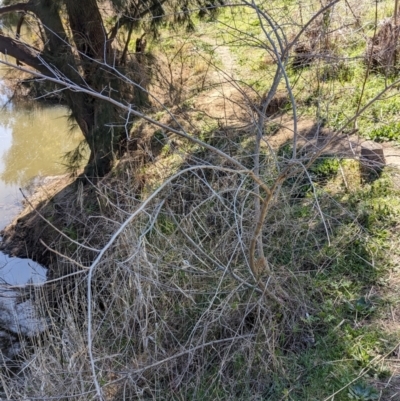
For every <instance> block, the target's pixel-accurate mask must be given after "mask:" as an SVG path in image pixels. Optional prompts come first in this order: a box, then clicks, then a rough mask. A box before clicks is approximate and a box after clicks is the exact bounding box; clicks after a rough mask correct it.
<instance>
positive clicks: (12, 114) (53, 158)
mask: <svg viewBox="0 0 400 401" xmlns="http://www.w3.org/2000/svg"><path fill="white" fill-rule="evenodd" d="M81 140H82V136H81V133H80V131H79V130H72V131H71V129H70V127H69V124H68V121H67V116H66V109H65V108H64V107H51V108H42V107H40V108H34V109H31V110H26V109H25V110H15V109H11V110H10V109H8V110H3V112H2V113H1V114H0V154H2V156H1V161H0V171H1V173H0V179H1V180H2V181H3V183H5V184H13V185H18V186H23V185H25V184H26V183H28V181H29V180H30V179H32V178H33V177H35V176H38V175H41V176H46V175H57V174H62V173H63V172H65V166H64V165H63V156H64V154H65V153H66V152H68V151H70V150H72V149H73V148H74V147H75V146H77V145H78V143H79V142H80V141H81ZM10 142H11V143H10Z"/></svg>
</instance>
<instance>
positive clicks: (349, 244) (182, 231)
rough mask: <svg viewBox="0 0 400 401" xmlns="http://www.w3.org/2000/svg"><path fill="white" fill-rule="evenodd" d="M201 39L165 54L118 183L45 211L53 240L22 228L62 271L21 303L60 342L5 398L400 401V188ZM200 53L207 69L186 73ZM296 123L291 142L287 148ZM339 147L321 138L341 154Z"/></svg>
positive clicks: (78, 191)
mask: <svg viewBox="0 0 400 401" xmlns="http://www.w3.org/2000/svg"><path fill="white" fill-rule="evenodd" d="M275 11H276V10H275ZM275 11H273V12H275ZM300 11H301V10H300ZM352 11H354V9H352ZM303 13H304V10H303ZM256 16H257V18H258V17H260V18H263V17H264V16H263V14H262V12H261V11H260V10H258V14H257V13H256ZM331 16H332V18H333V17H335V18H337V20H339V18H338V17H336V16H335V14H334V13H332V15H331V14H326V15H325V14H322V17H323V18H322V19H321V20H320V21H319V24H320V28H321V29H320V33H321V32H322V33H321V35H320V36H318V35H317V34H315V29H316V28H315V26H312V30H311V31H310V32H314V33H312V35H314V36H313V37H315V43H317V42H318V41H320V40H322V41H323V43H322V44H321V43H320V42H318V43H320V45H321V46H323V49H324V51H326V52H325V53H324V54H323V55H324V57H325V56H327V54H328V53H329V52H330V51H332V49H337V48H338V46H336V45H335V46H328V45H327V44H326V37H325V36H324V35H323V33H324V32H325V29H326V28H327V26H328V25H327V21H328V19H329V18H330V17H331ZM221 18H222V17H221ZM324 18H325V19H324ZM337 20H336V21H337ZM317 22H318V21H317ZM356 23H359V21H356ZM321 24H322V25H321ZM316 26H318V24H317V25H316ZM291 27H293V25H291ZM325 33H326V32H325ZM310 35H311V34H310ZM321 38H322V39H321ZM192 39H193V37H192V36H188V39H187V40H183V41H176V42H173V44H168V42H167V44H166V45H165V46H164V47H163V48H162V49H161V50H160V53H162V54H163V55H162V56H160V58H159V60H163V63H162V64H163V65H164V66H165V69H162V67H160V71H159V72H158V80H156V81H155V82H154V83H153V85H154V90H155V92H157V98H158V99H162V100H163V103H164V104H165V103H168V104H169V109H168V110H166V109H164V108H163V107H161V106H160V105H159V103H158V104H156V103H155V104H154V113H153V114H152V115H151V117H152V119H153V121H152V122H138V123H137V124H135V126H134V128H133V130H132V137H131V138H130V140H129V141H128V144H127V149H128V151H127V153H126V155H125V156H124V158H122V159H121V160H120V161H119V162H118V164H117V165H116V167H115V168H114V170H113V172H112V173H111V174H109V175H108V176H107V177H105V178H104V179H103V180H102V181H100V182H99V183H97V184H96V185H86V186H84V185H82V184H81V183H73V184H70V185H69V186H67V187H66V188H64V189H63V191H61V192H60V193H58V194H56V195H53V196H52V197H51V198H50V199H48V200H46V201H44V202H42V204H41V205H39V206H38V207H37V209H38V210H39V211H40V213H41V214H42V216H44V217H45V218H46V220H47V223H43V224H40V225H38V224H39V223H38V221H39V220H40V218H41V217H38V216H37V215H35V213H34V212H31V213H28V214H27V215H26V216H24V217H23V218H21V219H20V220H19V221H17V222H15V224H16V226H15V227H16V228H15V231H16V232H17V231H18V225H19V227H20V228H21V227H22V228H23V229H24V230H25V231H29V230H31V229H32V228H33V227H40V238H41V239H42V241H43V242H42V243H41V245H40V244H39V242H36V243H30V248H31V249H35V250H36V253H37V255H36V256H37V257H39V255H42V254H43V252H45V251H46V252H47V253H46V264H47V266H49V267H50V268H51V271H50V274H49V277H48V278H49V281H48V282H47V283H45V284H44V285H40V286H37V285H36V286H32V287H29V288H28V289H29V291H27V289H25V290H24V294H22V295H23V296H28V295H29V296H31V297H33V299H35V300H36V304H37V309H38V314H39V315H40V316H41V317H44V318H45V319H46V322H47V327H46V329H45V330H44V331H43V332H42V333H41V334H40V335H39V336H37V337H34V338H29V341H26V342H25V343H24V344H25V345H24V348H23V350H22V351H21V354H20V358H21V366H20V367H19V368H18V369H15V368H13V369H11V368H8V369H7V368H5V369H3V370H2V373H1V379H2V391H3V393H4V395H5V396H6V397H7V398H8V399H60V400H61V399H73V400H88V399H96V398H97V399H99V400H101V399H104V400H110V401H117V400H187V399H190V400H227V399H229V400H305V399H316V400H317V399H318V400H326V401H327V400H331V399H335V400H348V399H359V400H373V399H378V397H380V399H382V400H386V399H387V400H389V399H390V397H392V399H393V397H394V396H395V395H396V394H398V388H397V387H396V386H397V385H398V384H397V383H398V377H399V376H398V374H399V372H398V366H397V365H396V361H398V358H397V357H396V355H397V353H398V350H399V348H398V344H397V339H396V334H397V333H398V330H399V327H398V325H397V321H396V319H397V318H393V322H392V323H393V325H392V328H391V330H386V331H385V330H382V329H381V328H379V327H378V323H380V324H382V325H383V323H382V322H386V323H387V322H389V321H390V320H391V319H392V317H393V316H397V313H399V309H398V301H397V300H396V298H395V295H394V294H395V291H394V287H393V286H392V285H391V284H390V283H388V277H390V279H391V280H395V277H397V274H398V273H397V270H396V269H397V268H398V262H397V260H398V251H396V249H399V248H398V239H397V237H396V230H397V228H398V222H399V216H400V203H399V201H398V195H399V188H398V183H399V179H398V172H397V170H395V169H394V170H391V169H390V168H389V167H385V168H384V169H383V171H382V166H379V168H378V169H372V170H370V171H368V174H367V175H366V174H365V171H364V172H363V171H362V170H361V171H360V166H359V162H358V157H359V155H358V154H353V156H352V157H350V156H349V155H341V156H340V157H339V156H338V155H333V154H329V152H328V153H327V152H326V151H325V152H323V150H322V149H319V148H318V147H316V146H315V142H314V145H313V142H311V141H310V140H309V134H310V132H311V131H310V132H305V133H304V135H303V136H302V131H301V130H299V129H298V128H299V127H296V126H294V127H293V121H295V122H298V120H299V119H298V116H297V115H296V109H295V103H294V102H293V98H291V95H293V92H291V90H290V88H289V94H288V95H286V96H282V95H281V93H282V91H283V88H282V89H281V86H276V87H275V88H274V87H273V90H272V92H271V93H267V94H265V93H261V92H262V91H259V92H260V93H256V92H257V91H256V89H255V88H253V87H249V86H248V85H247V84H245V83H244V82H241V80H240V79H239V78H238V77H237V76H234V74H233V73H232V71H231V72H230V73H226V72H224V68H223V65H222V63H223V60H220V61H219V60H218V58H216V57H215V55H214V58H213V59H210V58H208V57H210V49H209V46H210V41H209V40H208V41H203V45H202V46H199V39H198V38H195V40H196V41H197V42H196V47H195V49H194V48H193V46H194V45H193V42H191V40H192ZM247 39H248V38H247ZM188 43H192V44H190V45H189V44H188ZM224 46H226V45H224ZM313 46H314V45H313ZM217 47H218V48H219V49H220V50H219V51H220V53H219V54H226V47H223V48H222V51H221V46H217ZM317 48H318V46H316V45H315V46H314V47H313V49H317ZM199 49H203V50H204V49H205V50H204V53H201V58H202V60H203V61H204V60H207V63H205V64H204V65H203V64H201V65H200V67H199V68H198V69H197V70H196V71H195V72H194V73H193V71H192V72H191V71H189V70H185V69H184V67H185V63H187V62H188V60H189V61H190V60H192V58H193V54H195V53H193V52H196V51H199ZM231 50H232V51H234V50H233V49H231ZM335 51H336V50H335ZM180 52H182V53H180ZM215 53H216V54H217V56H218V51H215ZM297 53H299V52H297ZM321 54H322V53H321ZM329 54H331V53H329ZM199 57H200V56H199ZM295 57H297V56H295ZM232 60H235V62H238V63H239V62H240V55H237V54H236V56H235V57H232V59H231V61H232ZM292 60H293V59H292ZM303 61H304V60H303ZM314 61H315V60H309V59H307V63H311V62H314ZM295 63H296V60H295ZM301 64H302V65H301V67H306V66H305V65H303V64H304V63H303V62H302V63H301ZM231 67H232V68H231V70H234V69H235V68H236V67H237V66H233V65H231ZM296 67H298V66H296ZM285 73H286V70H285ZM300 74H301V72H300ZM280 78H282V75H281V76H280ZM270 83H271V82H270ZM278 89H279V91H278ZM264 92H265V88H264ZM162 93H163V95H162ZM277 93H278V94H277ZM227 94H228V95H229V96H227ZM162 96H164V97H162ZM210 99H212V101H210ZM288 99H289V100H288ZM290 99H291V100H292V102H290ZM260 101H261V106H260V104H259V103H258V102H260ZM274 105H275V106H274ZM288 105H289V106H288ZM290 105H291V107H292V109H291V110H289V109H290ZM272 106H274V107H272ZM286 112H289V113H292V114H291V115H289V116H288V114H285V113H286ZM317 114H318V113H317ZM289 123H290V124H292V125H291V128H290V129H291V140H290V141H289V142H287V141H283V142H279V141H275V142H274V139H276V138H277V137H279V135H280V134H281V133H282V130H283V129H282V125H286V126H287V125H288V124H289ZM328 125H329V124H328ZM164 127H167V128H168V129H167V128H164ZM330 128H335V127H334V125H333V124H332V127H330ZM177 130H181V131H179V132H178V131H177ZM286 130H287V127H286ZM180 132H183V133H184V135H183V134H180ZM188 133H190V134H188ZM342 133H343V130H336V131H335V130H334V129H326V130H323V129H322V122H321V121H318V120H317V121H316V122H315V124H314V128H313V130H312V136H313V137H314V138H315V137H318V136H319V137H321V136H324V135H326V138H325V137H324V138H325V139H326V140H324V141H323V143H324V144H325V145H328V146H329V144H330V143H332V140H336V139H337V138H338V136H339V134H340V135H342ZM316 143H317V144H318V138H317V140H316ZM274 144H275V145H274ZM276 144H279V145H276ZM328 149H329V147H328ZM49 222H50V223H51V225H49V224H48V223H49ZM55 227H56V229H55ZM20 231H22V230H20ZM24 239H26V238H24ZM6 240H7V238H6ZM35 240H36V239H35ZM49 249H51V250H49ZM388 255H390V257H388ZM389 378H390V380H389ZM390 383H391V384H390ZM356 397H358V398H356ZM362 397H363V398H362ZM385 397H386V398H385Z"/></svg>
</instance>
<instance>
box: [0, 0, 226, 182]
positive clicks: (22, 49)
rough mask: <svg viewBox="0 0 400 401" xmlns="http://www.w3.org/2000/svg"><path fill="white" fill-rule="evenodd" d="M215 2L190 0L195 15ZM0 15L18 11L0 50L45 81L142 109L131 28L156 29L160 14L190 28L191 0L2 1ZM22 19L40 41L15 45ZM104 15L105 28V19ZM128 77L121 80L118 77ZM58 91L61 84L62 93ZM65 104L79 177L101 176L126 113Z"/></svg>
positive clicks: (84, 100)
mask: <svg viewBox="0 0 400 401" xmlns="http://www.w3.org/2000/svg"><path fill="white" fill-rule="evenodd" d="M219 2H220V0H211V1H208V2H207V3H206V4H202V3H201V1H200V0H197V1H194V2H193V3H194V4H196V5H197V8H198V10H199V13H200V15H204V14H205V13H208V12H212V11H213V10H215V9H216V4H217V3H219ZM3 4H4V6H3V7H1V8H0V16H9V15H13V14H14V15H15V13H17V14H19V21H18V24H17V32H16V35H15V38H14V37H10V36H7V35H5V34H0V52H1V53H3V54H5V55H10V56H12V57H14V58H16V59H17V60H18V61H17V63H23V64H24V65H27V66H29V67H30V68H32V69H34V70H36V71H39V72H40V73H42V74H44V75H46V76H49V77H52V78H53V77H62V79H64V80H69V81H70V82H73V83H74V85H79V86H82V87H86V88H90V89H91V90H93V91H96V92H100V93H103V94H104V93H107V95H108V96H109V97H111V98H114V99H118V100H119V101H120V102H121V101H122V102H124V103H127V104H131V105H132V107H135V108H141V107H143V106H145V105H146V103H147V98H146V94H145V91H143V90H142V89H141V88H143V89H144V87H145V86H146V77H145V73H144V72H143V68H141V67H140V64H139V62H138V60H137V59H136V58H135V57H131V58H129V57H128V56H127V50H128V44H129V41H130V40H131V35H132V31H133V30H134V29H135V28H138V27H140V25H141V24H145V25H146V27H147V29H152V28H155V26H156V24H157V22H160V21H161V20H162V19H163V18H164V17H165V16H166V14H167V11H168V15H172V16H173V18H174V21H175V22H181V23H182V22H186V23H188V26H190V25H191V21H190V13H189V12H188V10H189V6H190V0H144V1H143V0H111V1H100V0H85V1H84V2H82V1H81V0H29V1H28V2H16V1H12V0H11V1H10V0H9V1H3ZM26 16H29V18H30V19H31V20H32V21H33V22H34V23H37V26H38V29H37V32H38V34H37V36H38V38H37V39H38V41H39V43H40V45H39V46H36V47H34V46H33V45H32V44H30V43H26V42H23V41H21V40H20V39H19V38H20V29H21V25H22V24H23V22H24V20H25V18H26ZM104 16H107V20H108V21H111V22H112V23H110V22H109V24H108V25H109V26H108V25H106V24H105V22H104ZM121 29H127V31H128V35H127V39H126V43H125V44H124V45H123V46H121V45H118V43H117V40H116V39H117V36H118V32H119V31H120V30H121ZM120 74H122V75H123V76H124V77H127V78H129V79H124V80H121V75H120ZM63 89H65V87H64V88H63ZM63 96H64V99H65V101H66V103H67V105H68V107H69V108H70V110H71V114H72V116H73V117H74V118H75V120H76V122H77V124H78V125H79V127H80V129H81V131H82V133H83V135H84V137H85V140H86V142H87V144H88V146H89V149H90V157H89V163H88V166H87V167H86V169H85V174H86V175H88V176H90V177H98V176H103V175H104V174H106V173H107V172H108V171H109V170H110V168H111V166H112V162H113V160H114V157H115V154H116V152H118V149H119V144H120V142H121V139H122V138H123V136H124V135H125V133H126V117H127V116H126V115H125V114H123V113H121V111H120V110H117V109H116V108H115V107H114V106H112V105H110V103H109V102H107V101H104V100H101V99H96V98H93V97H92V96H91V95H90V94H88V93H82V92H79V91H71V90H68V89H67V90H64V91H63Z"/></svg>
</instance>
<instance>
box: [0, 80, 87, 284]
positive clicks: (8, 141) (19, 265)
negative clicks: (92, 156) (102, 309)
mask: <svg viewBox="0 0 400 401" xmlns="http://www.w3.org/2000/svg"><path fill="white" fill-rule="evenodd" d="M0 85H1V82H0ZM3 93H4V92H3ZM81 140H82V135H81V133H80V132H79V130H77V129H71V124H70V122H69V121H68V111H67V109H66V108H65V107H62V106H51V107H50V106H42V105H37V104H34V105H32V104H30V105H26V104H25V105H23V104H20V105H15V104H12V103H10V102H9V100H8V98H7V95H4V94H2V95H0V230H1V229H3V228H4V227H5V226H6V225H7V224H8V223H10V222H11V221H12V219H13V218H14V217H15V216H16V215H17V214H18V212H19V211H20V210H21V206H22V202H21V201H22V199H23V197H22V194H21V191H20V188H21V189H22V191H25V193H27V192H28V191H29V189H31V188H32V185H33V184H32V183H34V182H36V181H38V180H40V177H46V176H55V175H59V174H64V173H65V171H66V168H65V164H64V160H63V156H64V155H65V153H66V152H68V151H70V150H72V149H74V148H75V147H76V146H77V145H78V144H79V142H80V141H81ZM44 278H45V269H44V268H43V267H42V266H40V265H38V264H36V263H34V262H32V261H31V260H29V259H19V258H10V257H8V256H7V255H5V254H3V253H1V252H0V280H5V281H6V282H7V283H10V284H24V283H26V282H27V281H28V280H30V279H31V280H33V281H38V280H39V281H41V280H43V279H44Z"/></svg>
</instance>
